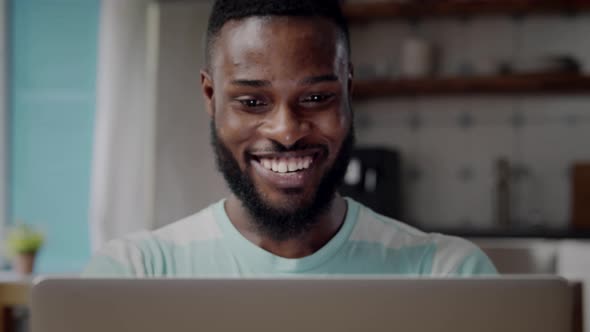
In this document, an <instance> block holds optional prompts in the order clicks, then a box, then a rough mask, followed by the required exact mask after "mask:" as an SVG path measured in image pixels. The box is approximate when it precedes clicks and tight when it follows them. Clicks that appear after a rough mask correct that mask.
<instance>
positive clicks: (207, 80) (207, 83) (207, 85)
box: [201, 69, 215, 117]
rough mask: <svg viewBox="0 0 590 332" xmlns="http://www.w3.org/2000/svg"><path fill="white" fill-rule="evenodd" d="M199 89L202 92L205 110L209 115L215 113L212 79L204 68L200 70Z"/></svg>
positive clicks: (211, 115)
mask: <svg viewBox="0 0 590 332" xmlns="http://www.w3.org/2000/svg"><path fill="white" fill-rule="evenodd" d="M201 90H202V92H203V97H204V98H205V110H206V111H207V113H208V114H209V116H210V117H213V116H214V113H215V111H214V110H215V104H214V103H215V93H214V88H213V80H212V79H211V76H210V75H209V73H208V72H207V71H206V70H205V69H203V70H201Z"/></svg>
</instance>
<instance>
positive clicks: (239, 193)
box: [211, 120, 354, 241]
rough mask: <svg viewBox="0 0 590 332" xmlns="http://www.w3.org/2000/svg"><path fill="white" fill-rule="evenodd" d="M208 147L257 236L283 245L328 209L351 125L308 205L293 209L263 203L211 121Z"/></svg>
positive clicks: (279, 148)
mask: <svg viewBox="0 0 590 332" xmlns="http://www.w3.org/2000/svg"><path fill="white" fill-rule="evenodd" d="M211 144H212V145H213V149H214V151H215V157H216V158H215V159H216V163H217V169H218V170H219V171H220V172H221V174H223V177H224V178H225V181H226V182H227V184H228V186H229V188H230V190H231V191H232V192H233V193H234V195H236V197H237V198H238V199H239V200H240V201H241V202H242V206H243V207H244V208H245V209H246V211H248V213H249V214H250V216H251V217H252V220H253V221H254V222H255V224H256V225H255V226H256V227H257V230H258V232H260V233H261V234H263V235H265V236H268V237H270V238H271V239H273V240H275V241H285V240H288V239H293V238H296V237H299V236H301V235H302V234H304V233H306V232H308V231H309V230H310V228H311V227H312V226H314V225H315V224H317V222H318V221H319V218H318V216H320V215H322V214H323V213H325V212H326V211H327V210H328V209H329V208H330V206H331V204H332V201H333V198H334V195H335V193H336V190H337V188H338V187H339V186H340V185H341V184H342V180H343V178H344V175H345V174H346V170H347V168H348V162H349V161H350V156H351V153H352V149H353V147H354V128H353V126H352V125H351V127H350V129H349V131H348V134H347V135H346V138H345V139H344V142H343V143H342V147H341V148H340V151H339V152H338V155H337V158H336V160H335V161H334V164H333V165H332V167H331V168H330V169H328V170H327V171H326V173H325V174H324V175H323V177H322V179H321V181H320V184H319V186H318V188H317V190H316V193H315V196H314V197H312V199H311V200H309V202H310V203H307V204H303V205H302V206H298V207H295V208H294V209H281V208H275V207H273V206H271V205H270V204H268V203H267V202H265V201H264V199H263V197H262V196H261V194H260V193H259V192H258V191H257V190H256V187H255V185H254V182H253V181H252V179H251V178H250V176H249V175H248V173H247V172H245V171H242V170H241V169H240V166H239V164H238V162H237V160H236V159H235V158H234V156H233V155H232V153H231V152H230V150H229V149H228V148H227V147H226V146H225V144H224V143H223V142H222V140H221V139H220V138H219V136H218V134H217V130H216V127H215V122H214V121H213V120H212V121H211ZM275 148H277V151H282V152H285V151H293V150H299V149H302V147H301V146H299V147H298V146H297V145H296V146H294V147H293V148H290V149H286V148H284V147H282V146H280V145H279V144H276V143H275ZM247 167H250V166H247ZM287 192H288V191H287Z"/></svg>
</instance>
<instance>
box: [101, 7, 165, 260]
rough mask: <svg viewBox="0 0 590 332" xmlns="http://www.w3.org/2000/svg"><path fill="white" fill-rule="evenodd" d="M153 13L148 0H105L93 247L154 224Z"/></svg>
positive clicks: (102, 18) (102, 20)
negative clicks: (151, 27)
mask: <svg viewBox="0 0 590 332" xmlns="http://www.w3.org/2000/svg"><path fill="white" fill-rule="evenodd" d="M152 9H153V8H152ZM150 13H151V10H150V1H149V0H124V1H121V0H103V1H102V8H101V20H100V37H99V55H98V57H99V58H98V83H97V84H98V91H97V113H96V127H95V136H94V159H93V174H92V193H91V206H90V232H91V235H90V237H91V244H92V249H93V250H96V249H98V248H100V247H101V246H102V245H103V244H104V243H105V242H106V241H109V240H111V239H113V238H117V237H120V236H122V235H124V234H127V233H130V232H135V231H138V230H142V229H150V228H152V227H153V197H154V193H153V182H154V180H153V179H154V176H153V173H154V153H155V152H154V150H155V128H154V118H155V114H154V113H155V110H154V107H153V104H154V100H153V95H154V93H153V92H154V89H153V84H152V82H153V80H152V77H153V76H152V69H153V66H152V64H153V63H154V62H155V60H154V58H155V56H154V52H153V51H154V49H155V48H153V47H152V45H150V44H151V43H152V42H151V39H154V36H153V35H152V34H151V33H150V24H151V23H150V22H154V20H151V19H150ZM156 29H157V27H156V28H154V29H152V31H157V30H156Z"/></svg>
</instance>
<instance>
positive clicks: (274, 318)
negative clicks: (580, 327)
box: [31, 277, 572, 332]
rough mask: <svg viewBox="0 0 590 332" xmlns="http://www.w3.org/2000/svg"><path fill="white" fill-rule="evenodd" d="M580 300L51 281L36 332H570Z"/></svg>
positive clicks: (526, 284)
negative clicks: (573, 303)
mask: <svg viewBox="0 0 590 332" xmlns="http://www.w3.org/2000/svg"><path fill="white" fill-rule="evenodd" d="M571 318H572V294H571V291H570V288H569V286H568V283H567V281H565V280H563V279H559V278H553V277H537V278H530V277H526V278H525V277H512V278H505V277H504V278H474V279H404V278H383V277H375V278H367V277H361V278H356V277H351V278H313V279H207V280H204V279H124V280H119V279H103V280H93V279H45V280H40V281H37V282H36V284H35V286H34V287H33V290H32V312H31V319H32V332H80V331H84V332H105V331H108V332H162V331H174V332H189V331H190V332H195V331H222V332H229V331H232V332H235V331H256V332H301V331H321V332H343V331H402V332H418V331H420V332H424V331H438V332H473V331H478V332H498V331H502V332H563V331H571V324H572V322H571V320H572V319H571Z"/></svg>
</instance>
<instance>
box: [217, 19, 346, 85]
mask: <svg viewBox="0 0 590 332" xmlns="http://www.w3.org/2000/svg"><path fill="white" fill-rule="evenodd" d="M345 50H346V48H345V44H344V42H343V38H341V37H340V32H339V30H338V28H337V26H336V25H335V24H334V23H332V22H331V21H329V20H327V19H324V18H307V17H305V18H300V17H282V16H281V17H279V16H270V17H250V18H246V19H242V20H234V21H230V22H228V23H227V24H226V25H224V27H223V28H222V30H221V32H220V34H219V37H218V38H217V40H216V42H215V45H214V52H213V61H212V62H211V64H212V65H213V67H214V68H213V70H214V71H215V72H220V74H221V73H225V74H232V73H235V72H242V73H244V72H245V73H250V74H256V75H262V74H265V72H268V71H271V72H275V73H278V72H282V74H285V72H289V71H291V72H292V73H290V74H289V75H294V74H296V73H300V74H303V73H302V71H312V72H313V71H326V70H327V69H330V70H332V71H333V70H337V67H339V65H344V64H346V63H347V55H346V51H345ZM215 76H217V75H215Z"/></svg>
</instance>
